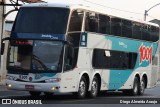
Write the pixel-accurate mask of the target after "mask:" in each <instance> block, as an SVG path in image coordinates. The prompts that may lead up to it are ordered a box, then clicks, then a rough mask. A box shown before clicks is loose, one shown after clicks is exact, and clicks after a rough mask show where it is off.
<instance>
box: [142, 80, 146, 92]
mask: <svg viewBox="0 0 160 107" xmlns="http://www.w3.org/2000/svg"><path fill="white" fill-rule="evenodd" d="M144 88H145V84H144V81H141V93H143V92H144Z"/></svg>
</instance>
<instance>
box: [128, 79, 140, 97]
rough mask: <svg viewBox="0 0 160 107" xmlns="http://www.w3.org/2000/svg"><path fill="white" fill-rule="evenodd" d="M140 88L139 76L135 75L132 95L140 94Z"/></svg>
mask: <svg viewBox="0 0 160 107" xmlns="http://www.w3.org/2000/svg"><path fill="white" fill-rule="evenodd" d="M138 90H139V81H138V78H137V77H135V78H134V82H133V88H132V89H131V90H130V93H131V95H132V96H136V95H137V94H138Z"/></svg>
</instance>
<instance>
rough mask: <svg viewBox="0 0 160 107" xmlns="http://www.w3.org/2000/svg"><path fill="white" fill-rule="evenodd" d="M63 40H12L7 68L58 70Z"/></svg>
mask: <svg viewBox="0 0 160 107" xmlns="http://www.w3.org/2000/svg"><path fill="white" fill-rule="evenodd" d="M62 55H63V42H60V41H40V40H35V41H32V40H30V41H29V40H27V41H26V40H24V41H18V40H17V41H14V44H13V43H11V46H10V48H9V56H8V58H9V59H8V69H11V70H28V71H44V72H47V71H55V72H60V70H61V65H62Z"/></svg>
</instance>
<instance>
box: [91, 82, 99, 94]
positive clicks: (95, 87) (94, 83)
mask: <svg viewBox="0 0 160 107" xmlns="http://www.w3.org/2000/svg"><path fill="white" fill-rule="evenodd" d="M97 89H98V86H97V82H96V81H95V80H93V82H92V87H91V92H92V94H93V95H96V93H97Z"/></svg>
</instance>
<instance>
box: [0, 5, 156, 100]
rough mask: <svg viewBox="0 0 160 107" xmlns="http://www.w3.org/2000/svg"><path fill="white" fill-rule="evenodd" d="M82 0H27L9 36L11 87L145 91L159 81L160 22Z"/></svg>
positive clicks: (83, 91) (83, 93)
mask: <svg viewBox="0 0 160 107" xmlns="http://www.w3.org/2000/svg"><path fill="white" fill-rule="evenodd" d="M105 10H106V8H101V9H98V8H94V7H92V6H85V5H82V4H77V5H72V4H66V3H53V4H48V3H35V4H29V5H24V6H22V7H21V8H20V9H19V11H18V14H17V17H16V20H15V23H14V25H13V28H12V32H11V35H10V37H9V38H4V39H3V43H2V50H1V54H3V51H4V46H5V44H4V41H6V40H8V41H9V45H8V53H7V76H6V77H7V87H8V89H11V90H23V91H29V92H30V94H31V95H32V96H39V95H40V94H41V93H42V92H43V93H45V94H46V95H51V94H53V93H65V92H71V93H73V94H75V95H76V96H77V97H78V98H85V97H86V95H87V94H88V95H90V97H92V98H94V97H96V96H97V94H98V93H99V92H101V91H107V90H111V91H115V90H116V91H117V90H120V91H123V92H124V93H125V94H127V93H129V94H130V95H142V94H143V93H144V90H145V88H151V87H153V86H155V85H156V82H157V73H158V40H159V26H158V25H156V24H152V23H149V22H143V21H138V20H135V19H129V18H123V17H118V16H115V15H110V14H107V12H106V11H105Z"/></svg>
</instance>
